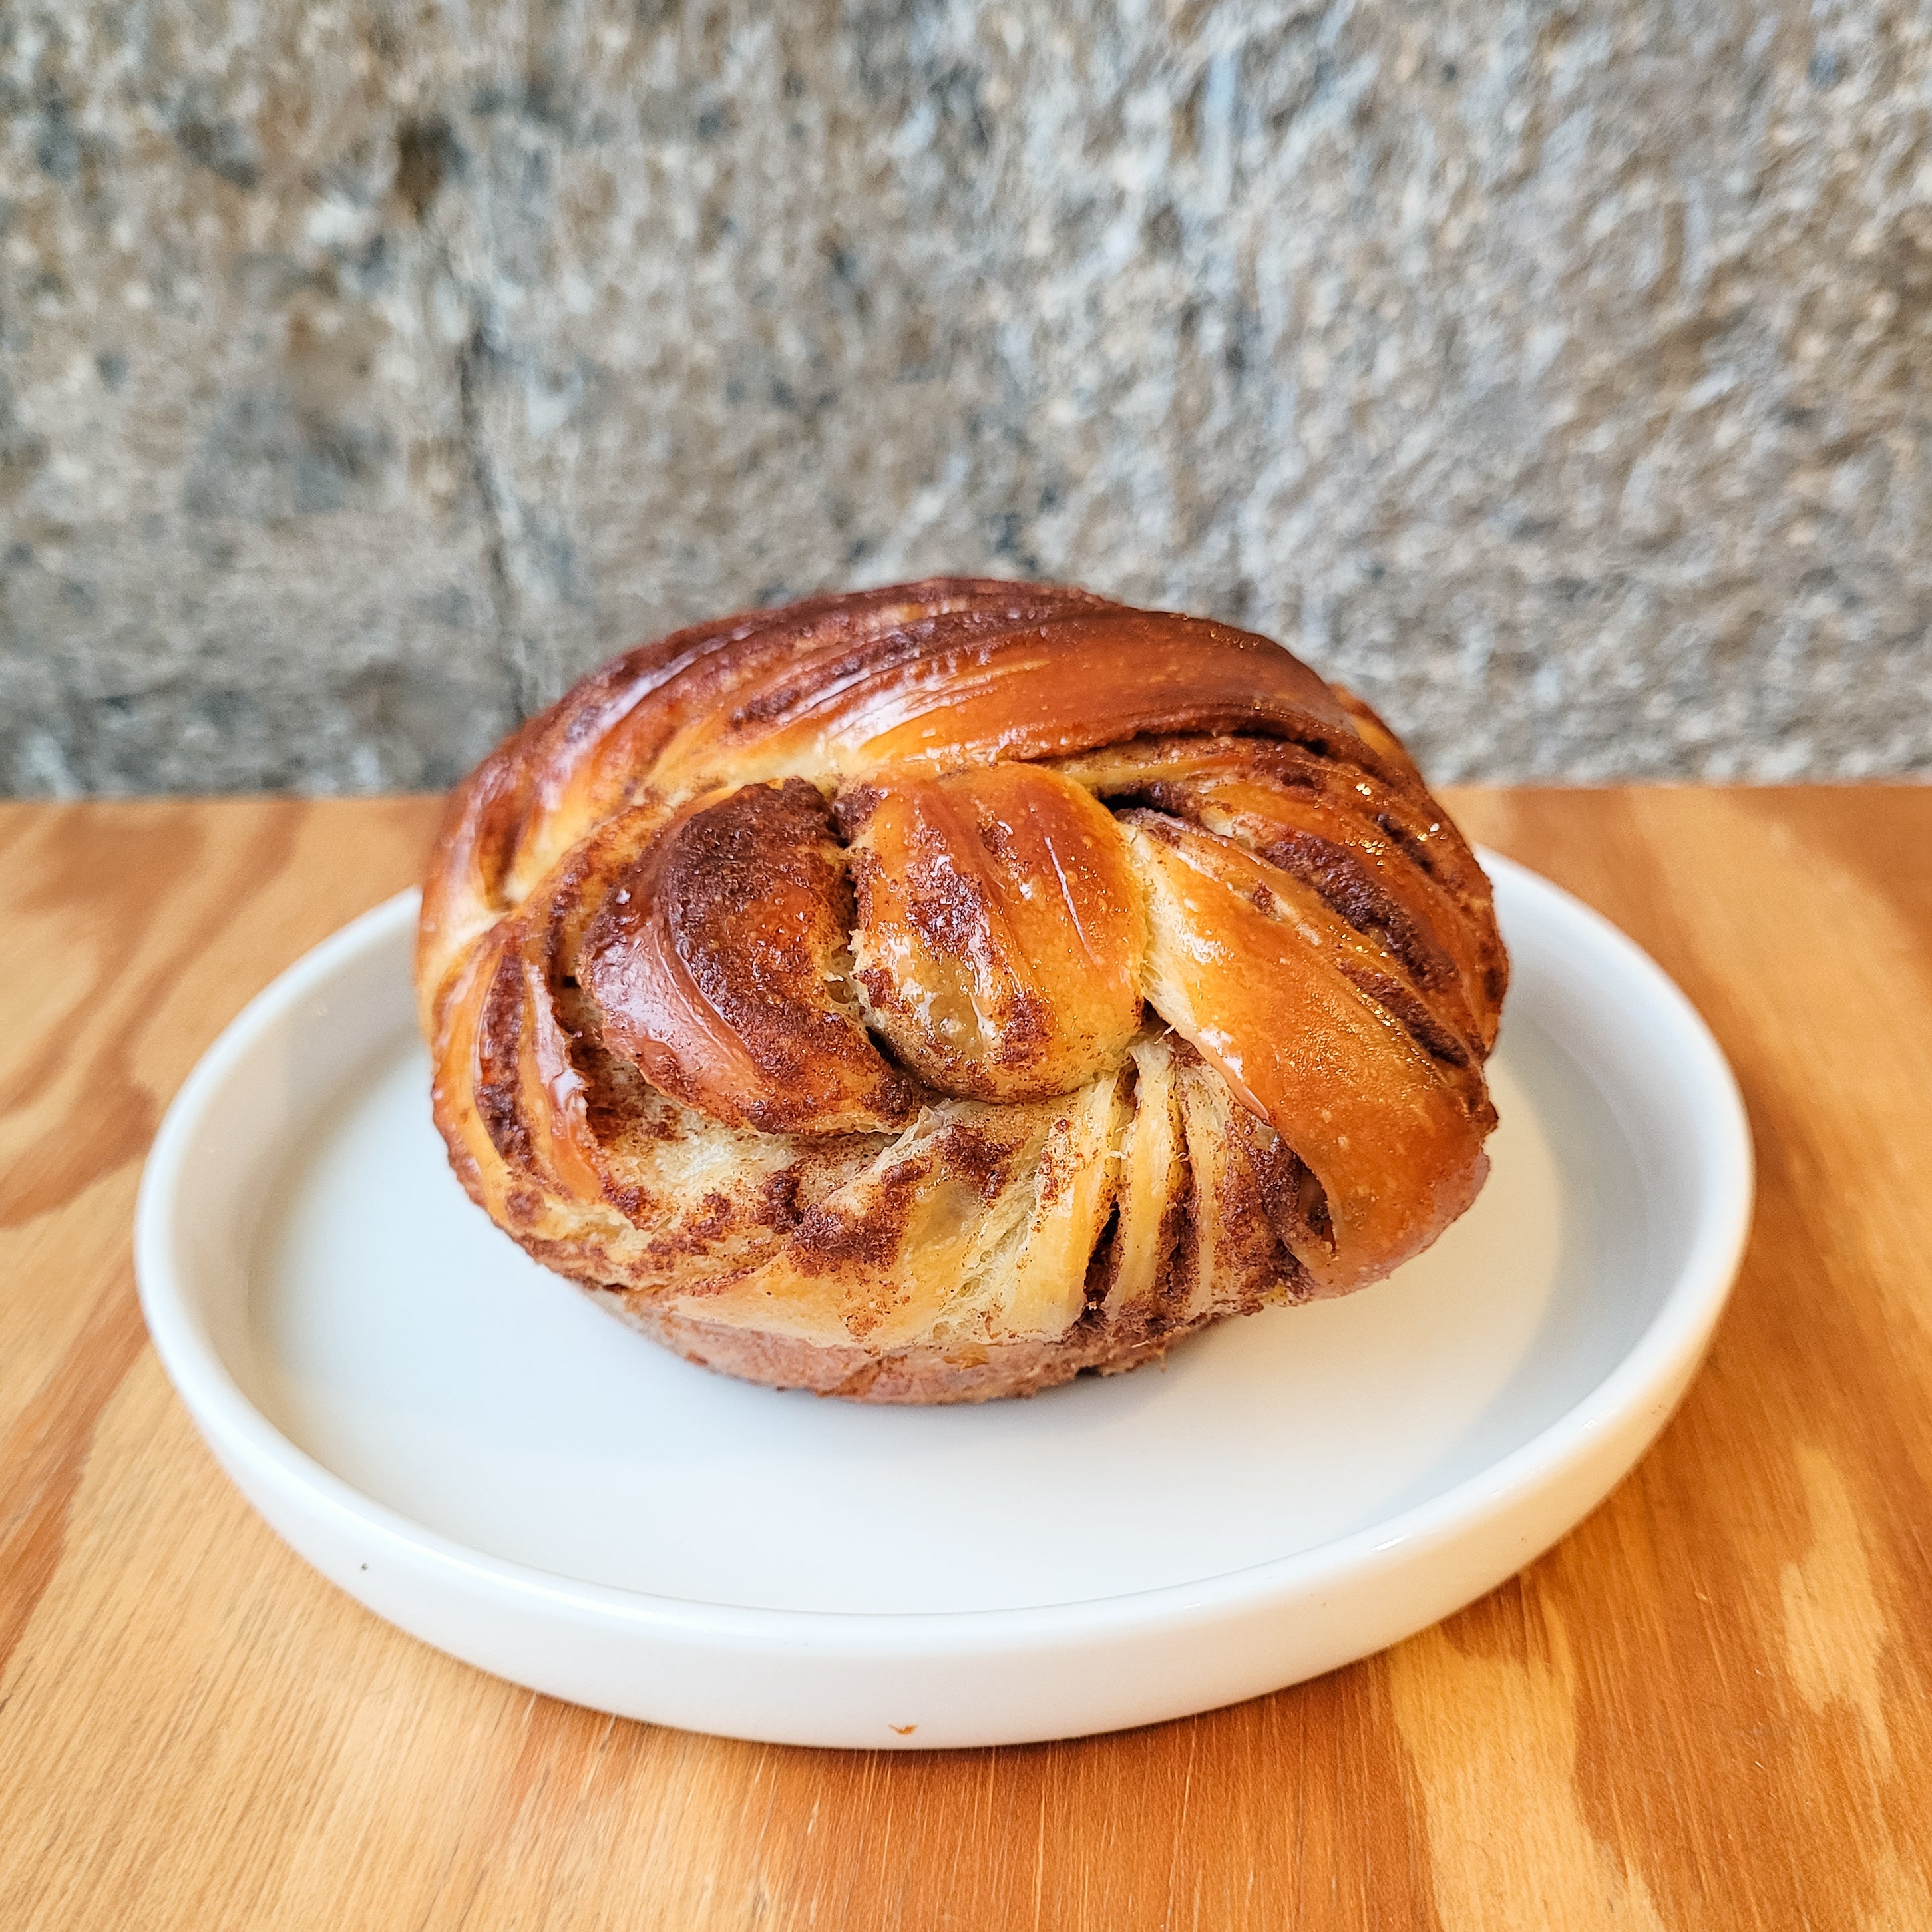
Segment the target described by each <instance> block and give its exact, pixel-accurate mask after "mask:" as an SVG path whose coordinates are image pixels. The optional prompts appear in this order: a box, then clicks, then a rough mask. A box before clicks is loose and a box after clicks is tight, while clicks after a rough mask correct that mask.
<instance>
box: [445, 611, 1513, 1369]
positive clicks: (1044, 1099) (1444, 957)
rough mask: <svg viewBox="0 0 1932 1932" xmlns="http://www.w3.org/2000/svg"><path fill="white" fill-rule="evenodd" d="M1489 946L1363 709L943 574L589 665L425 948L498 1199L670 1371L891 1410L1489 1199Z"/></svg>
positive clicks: (1159, 1336)
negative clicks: (728, 1377) (721, 1373)
mask: <svg viewBox="0 0 1932 1932" xmlns="http://www.w3.org/2000/svg"><path fill="white" fill-rule="evenodd" d="M1507 978H1508V962H1507V960H1506V959H1505V954H1504V951H1503V947H1502V941H1501V939H1500V938H1499V935H1498V933H1497V930H1496V919H1495V916H1494V913H1493V908H1492V905H1491V901H1490V886H1489V881H1488V880H1487V879H1486V878H1485V877H1484V874H1483V873H1482V871H1481V868H1480V867H1479V866H1478V865H1477V863H1476V862H1475V859H1474V857H1473V856H1472V855H1471V853H1470V850H1469V847H1468V845H1467V844H1466V843H1465V842H1464V841H1463V838H1462V836H1461V835H1460V833H1459V832H1457V829H1456V828H1455V826H1454V825H1453V824H1451V823H1450V821H1449V819H1448V817H1447V815H1446V814H1445V813H1444V811H1442V808H1441V807H1440V806H1439V805H1437V804H1436V802H1435V800H1434V799H1432V798H1431V797H1430V794H1429V793H1428V791H1427V789H1426V788H1425V787H1424V784H1423V782H1422V780H1421V777H1420V776H1419V775H1418V773H1417V772H1416V769H1415V766H1414V765H1412V763H1410V761H1409V758H1408V757H1407V755H1406V754H1405V753H1404V751H1403V748H1402V747H1401V745H1400V744H1399V743H1397V741H1396V739H1394V736H1392V735H1391V733H1390V732H1389V731H1388V729H1387V727H1385V726H1384V725H1383V724H1382V722H1381V721H1380V720H1379V718H1376V715H1374V713H1373V712H1371V711H1370V709H1368V707H1367V706H1366V705H1364V704H1362V703H1360V702H1359V701H1358V700H1356V699H1355V698H1354V697H1351V696H1350V695H1349V694H1348V693H1347V692H1346V691H1340V690H1337V689H1335V688H1332V687H1331V686H1330V685H1327V684H1325V683H1324V682H1322V679H1320V678H1319V677H1318V676H1316V674H1315V673H1314V672H1313V671H1312V670H1310V669H1309V668H1308V667H1307V666H1306V665H1305V664H1302V663H1301V662H1300V661H1298V660H1297V659H1296V658H1294V657H1292V656H1291V655H1289V652H1287V651H1286V650H1284V649H1282V648H1281V646H1279V645H1278V644H1275V643H1271V642H1270V641H1269V640H1267V639H1266V638H1263V637H1255V636H1252V635H1250V634H1248V633H1246V632H1244V631H1236V630H1232V629H1230V628H1228V627H1227V626H1226V625H1220V624H1216V623H1211V622H1204V621H1202V620H1201V619H1196V618H1191V617H1183V616H1174V615H1172V614H1169V613H1165V612H1160V611H1149V610H1133V609H1130V608H1129V607H1127V606H1125V605H1123V604H1112V603H1109V602H1107V601H1105V600H1104V599H1103V598H1098V597H1095V596H1092V595H1089V594H1088V592H1085V591H1081V590H1074V589H1061V588H1058V587H1055V586H1049V585H1038V584H1018V583H997V582H989V581H984V580H977V579H970V578H950V577H942V578H935V579H932V580H929V581H928V582H926V583H911V584H901V585H897V586H892V587H891V588H889V589H882V590H871V591H865V592H859V593H856V594H854V595H848V596H839V597H822V598H813V599H811V600H809V601H806V602H804V603H802V604H793V605H790V606H789V607H787V608H785V609H784V610H761V611H754V612H752V613H749V614H747V615H743V616H735V617H729V618H725V619H721V620H720V621H718V622H715V623H711V624H705V625H697V626H696V627H694V628H691V629H690V630H686V631H679V632H677V633H676V634H674V635H673V636H671V637H666V638H664V639H663V640H661V642H659V643H653V644H647V645H645V646H642V647H640V649H636V650H634V651H631V652H628V653H627V654H626V655H624V656H623V657H621V658H618V659H617V660H616V661H615V662H614V663H612V664H608V665H607V666H606V667H604V669H603V670H600V671H598V672H596V673H594V674H593V675H592V676H589V677H587V678H586V679H584V680H583V682H581V683H580V684H579V685H577V687H576V688H574V690H572V691H570V692H569V693H568V694H567V695H566V696H565V697H563V698H562V700H560V701H559V703H556V704H555V705H553V706H552V707H551V708H550V709H549V710H548V711H547V712H544V714H543V715H541V716H540V717H538V718H533V719H532V720H531V721H530V722H529V724H526V725H525V726H524V727H523V729H522V730H520V731H518V732H517V733H515V734H514V736H512V737H511V738H510V739H508V740H507V741H506V742H505V743H504V744H503V745H501V746H500V747H499V748H498V749H497V750H496V751H494V752H493V753H492V754H491V755H490V757H488V758H487V759H485V760H484V762H483V763H482V764H481V766H478V768H477V769H476V770H475V772H473V773H472V775H470V777H469V779H468V780H467V781H466V782H465V783H464V784H462V785H461V786H460V787H458V790H457V791H456V793H455V796H453V797H452V800H451V802H450V805H449V811H448V814H447V815H446V818H445V820H444V823H443V829H442V832H441V833H440V835H439V837H438V838H437V844H436V849H435V852H434V856H433V857H432V859H431V865H430V871H429V876H428V880H427V881H426V883H425V888H424V892H423V906H422V926H421V929H420V932H419V937H418V942H417V949H416V985H417V989H418V995H419V1002H420V1010H421V1015H422V1025H423V1028H424V1031H425V1034H426V1035H427V1036H428V1039H429V1041H430V1043H431V1050H432V1054H433V1058H434V1066H435V1087H434V1106H435V1116H436V1122H437V1127H439V1128H440V1130H441V1131H442V1133H443V1138H444V1139H445V1141H446V1142H447V1144H448V1145H449V1154H450V1159H451V1162H452V1165H453V1166H454V1167H455V1170H456V1172H457V1174H458V1177H459V1178H460V1179H461V1181H462V1183H463V1186H464V1187H465V1188H466V1189H467V1190H468V1191H469V1194H470V1196H472V1199H474V1200H475V1201H476V1202H477V1203H478V1205H480V1206H481V1207H482V1208H484V1210H485V1211H487V1213H488V1214H490V1217H492V1219H493V1220H495V1221H496V1223H498V1224H499V1226H502V1228H504V1229H506V1230H507V1231H508V1232H509V1234H510V1235H512V1236H513V1237H514V1238H515V1239H516V1240H517V1241H518V1242H520V1244H522V1245H523V1247H525V1248H526V1249H527V1250H529V1253H531V1254H532V1255H534V1256H536V1257H537V1258H538V1259H539V1260H541V1261H542V1262H545V1263H546V1264H547V1265H549V1266H550V1267H551V1268H555V1269H556V1270H557V1271H559V1272H560V1273H562V1274H565V1275H568V1276H570V1277H572V1278H574V1280H577V1282H579V1283H581V1284H582V1285H583V1286H584V1287H585V1288H586V1289H587V1290H588V1291H589V1292H590V1293H591V1294H592V1295H594V1296H595V1298H597V1299H598V1300H599V1301H602V1302H603V1303H604V1304H605V1305H606V1306H607V1307H609V1308H610V1309H611V1310H613V1311H614V1312H615V1313H617V1314H619V1316H622V1318H623V1319H625V1320H626V1321H628V1322H631V1323H632V1324H633V1325H634V1326H636V1327H637V1328H640V1329H642V1330H643V1331H644V1332H645V1333H646V1334H649V1335H651V1336H653V1337H655V1338H656V1339H657V1340H659V1341H661V1342H663V1343H666V1344H667V1345H668V1346H670V1347H672V1348H674V1349H676V1350H678V1351H679V1352H680V1353H681V1354H682V1355H685V1356H687V1357H688V1358H690V1359H691V1360H692V1361H697V1362H700V1363H703V1364H706V1365H707V1366H709V1367H713V1368H717V1369H721V1370H726V1371H727V1372H729V1373H731V1374H733V1375H737V1376H745V1377H748V1378H750V1379H752V1380H754V1381H757V1382H768V1383H772V1384H775V1385H780V1386H783V1387H796V1388H811V1389H815V1390H818V1391H821V1392H823V1393H826V1394H836V1395H843V1396H850V1397H857V1398H860V1399H862V1400H868V1401H873V1402H951V1401H974V1400H981V1399H983V1398H985V1397H990V1396H1001V1395H1014V1394H1027V1393H1029V1392H1031V1391H1034V1390H1036V1389H1039V1388H1045V1387H1046V1386H1048V1385H1051V1384H1052V1383H1055V1382H1063V1381H1064V1380H1066V1379H1067V1378H1069V1377H1070V1376H1073V1375H1076V1374H1077V1373H1079V1372H1080V1371H1081V1370H1083V1369H1097V1370H1105V1371H1112V1370H1120V1369H1125V1368H1130V1367H1133V1366H1134V1365H1135V1364H1137V1363H1139V1362H1142V1361H1146V1360H1148V1358H1150V1357H1152V1356H1154V1355H1159V1354H1160V1352H1162V1351H1163V1350H1164V1349H1166V1348H1167V1347H1169V1346H1170V1345H1171V1344H1172V1343H1173V1342H1174V1341H1175V1340H1176V1339H1177V1338H1178V1337H1181V1336H1182V1335H1184V1334H1187V1333H1188V1332H1189V1331H1191V1330H1193V1329H1196V1328H1199V1327H1201V1326H1202V1325H1204V1324H1205V1323H1207V1322H1212V1321H1215V1320H1217V1319H1220V1317H1221V1316H1226V1315H1234V1314H1241V1313H1248V1312H1250V1311H1251V1310H1255V1309H1258V1308H1260V1307H1263V1306H1265V1305H1266V1304H1270V1303H1275V1302H1283V1301H1287V1302H1294V1301H1305V1300H1307V1299H1309V1298H1312V1297H1315V1296H1318V1295H1342V1294H1346V1293H1347V1292H1349V1291H1350V1290H1352V1289H1357V1288H1360V1287H1362V1286H1365V1285H1366V1284H1367V1283H1370V1282H1373V1281H1375V1280H1379V1279H1380V1278H1381V1277H1382V1276H1384V1275H1385V1274H1388V1272H1389V1271H1390V1270H1391V1269H1392V1268H1395V1267H1397V1265H1399V1264H1400V1263H1401V1262H1404V1261H1406V1260H1407V1259H1409V1257H1410V1256H1412V1255H1414V1254H1416V1253H1418V1252H1419V1251H1420V1250H1422V1249H1423V1248H1424V1247H1427V1245H1428V1244H1430V1242H1431V1241H1433V1240H1434V1239H1435V1238H1436V1236H1437V1235H1439V1234H1440V1233H1441V1232H1442V1230H1443V1229H1445V1227H1447V1226H1448V1224H1449V1223H1451V1221H1453V1220H1454V1219H1455V1218H1456V1217H1457V1215H1459V1214H1461V1213H1462V1212H1463V1210H1464V1209H1465V1208H1467V1207H1468V1206H1469V1204H1470V1202H1472V1201H1473V1200H1474V1199H1475V1196H1476V1193H1477V1190H1478V1189H1479V1188H1480V1187H1481V1185H1482V1183H1483V1179H1484V1175H1485V1173H1486V1172H1487V1166H1488V1163H1487V1158H1486V1157H1485V1155H1484V1152H1483V1142H1484V1138H1485V1137H1486V1136H1487V1134H1488V1133H1489V1131H1490V1128H1491V1127H1493V1125H1494V1124H1495V1120H1496V1115H1495V1112H1494V1109H1493V1108H1492V1107H1491V1106H1490V1099H1489V1094H1488V1090H1487V1087H1486V1085H1485V1084H1484V1072H1483V1070H1484V1061H1485V1060H1486V1059H1487V1056H1488V1054H1489V1052H1490V1048H1491V1047H1492V1046H1493V1044H1494V1043H1495V1040H1496V1025H1497V1019H1498V1016H1499V1011H1500V1009H1501V1006H1502V998H1503V992H1504V988H1505V984H1506V982H1507Z"/></svg>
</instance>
